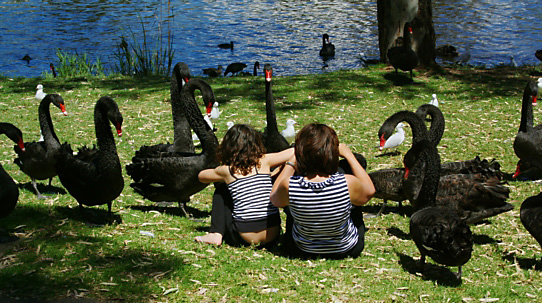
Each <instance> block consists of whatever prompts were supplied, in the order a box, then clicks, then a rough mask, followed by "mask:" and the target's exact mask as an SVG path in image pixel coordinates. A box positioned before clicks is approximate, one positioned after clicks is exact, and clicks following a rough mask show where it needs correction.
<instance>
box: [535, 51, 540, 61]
mask: <svg viewBox="0 0 542 303" xmlns="http://www.w3.org/2000/svg"><path fill="white" fill-rule="evenodd" d="M534 56H535V57H536V58H537V59H538V60H540V61H542V49H539V50H537V51H536V52H535V53H534Z"/></svg>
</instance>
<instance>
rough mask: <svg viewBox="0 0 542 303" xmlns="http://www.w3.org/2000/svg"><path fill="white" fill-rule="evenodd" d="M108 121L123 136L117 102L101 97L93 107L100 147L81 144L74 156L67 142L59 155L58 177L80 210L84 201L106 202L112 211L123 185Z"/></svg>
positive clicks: (89, 203) (87, 203) (85, 202)
mask: <svg viewBox="0 0 542 303" xmlns="http://www.w3.org/2000/svg"><path fill="white" fill-rule="evenodd" d="M109 122H111V123H112V124H113V125H114V126H115V128H116V130H117V134H118V135H119V136H122V122H123V119H122V114H121V113H120V111H119V107H118V105H117V103H116V102H115V101H114V100H113V99H112V98H110V97H101V98H100V99H99V100H98V101H97V102H96V106H95V107H94V128H95V131H96V140H97V147H96V146H94V147H93V148H88V147H86V146H84V147H81V148H79V152H78V153H77V155H75V156H74V155H73V151H72V148H71V146H70V145H69V144H68V143H64V144H62V148H61V150H60V152H59V153H58V155H57V157H56V158H57V162H56V170H57V172H58V178H59V179H60V182H62V185H63V186H64V187H65V188H66V190H67V191H68V192H69V193H70V195H72V196H73V197H74V198H75V200H77V202H78V203H79V208H80V209H81V210H82V209H83V205H87V206H94V205H103V204H107V209H108V213H109V214H111V204H112V201H113V200H115V199H116V198H117V197H118V196H119V195H120V193H121V192H122V189H123V188H124V178H123V177H122V168H121V165H120V161H119V156H118V154H117V148H116V146H115V138H114V137H113V132H112V131H111V126H110V125H109Z"/></svg>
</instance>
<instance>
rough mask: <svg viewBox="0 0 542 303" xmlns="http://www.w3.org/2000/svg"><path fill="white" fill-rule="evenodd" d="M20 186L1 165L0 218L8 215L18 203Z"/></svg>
mask: <svg viewBox="0 0 542 303" xmlns="http://www.w3.org/2000/svg"><path fill="white" fill-rule="evenodd" d="M18 199H19V188H18V187H17V184H16V183H15V181H13V179H12V178H11V177H10V176H9V175H8V173H7V172H6V171H5V170H4V168H3V167H2V165H0V218H4V217H6V216H8V215H9V214H10V213H11V212H12V211H13V210H14V209H15V205H17V200H18Z"/></svg>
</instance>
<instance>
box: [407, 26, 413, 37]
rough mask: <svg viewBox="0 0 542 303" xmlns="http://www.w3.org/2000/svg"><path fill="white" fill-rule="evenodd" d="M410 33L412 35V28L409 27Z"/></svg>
mask: <svg viewBox="0 0 542 303" xmlns="http://www.w3.org/2000/svg"><path fill="white" fill-rule="evenodd" d="M408 32H409V33H410V34H411V35H412V26H409V27H408Z"/></svg>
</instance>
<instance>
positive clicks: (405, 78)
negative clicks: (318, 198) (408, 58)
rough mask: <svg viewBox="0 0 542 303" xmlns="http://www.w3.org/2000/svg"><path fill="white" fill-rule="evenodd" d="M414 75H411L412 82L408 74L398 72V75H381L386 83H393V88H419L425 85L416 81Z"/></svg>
mask: <svg viewBox="0 0 542 303" xmlns="http://www.w3.org/2000/svg"><path fill="white" fill-rule="evenodd" d="M415 74H416V73H413V77H412V80H410V73H405V72H399V73H398V74H396V73H395V71H393V72H391V73H385V74H383V75H382V77H383V78H384V79H386V80H388V81H391V82H393V85H395V86H407V85H412V86H420V85H423V86H424V85H425V84H424V83H423V82H419V81H416V75H415Z"/></svg>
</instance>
